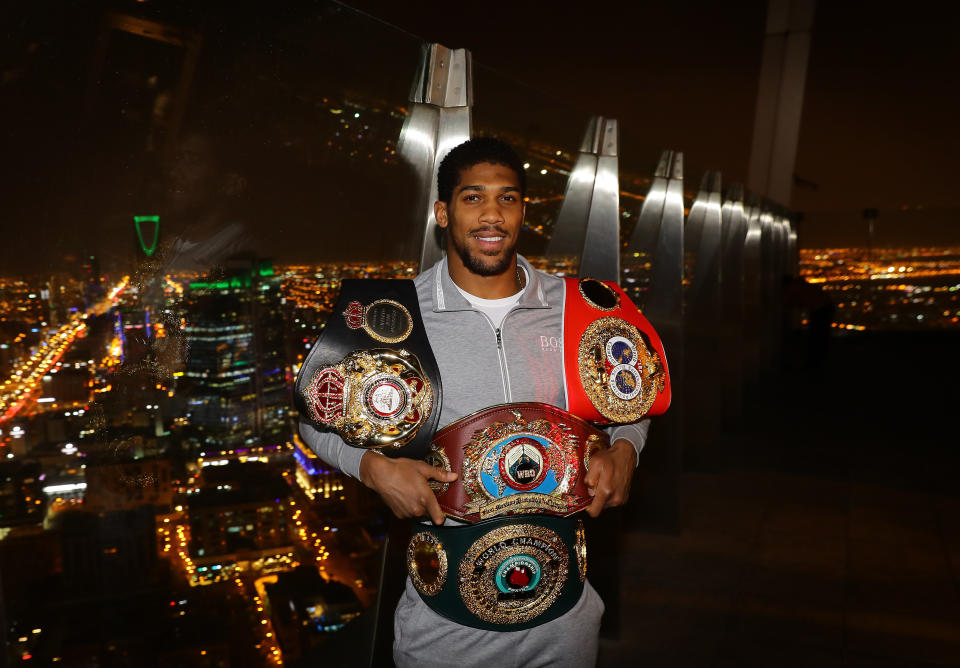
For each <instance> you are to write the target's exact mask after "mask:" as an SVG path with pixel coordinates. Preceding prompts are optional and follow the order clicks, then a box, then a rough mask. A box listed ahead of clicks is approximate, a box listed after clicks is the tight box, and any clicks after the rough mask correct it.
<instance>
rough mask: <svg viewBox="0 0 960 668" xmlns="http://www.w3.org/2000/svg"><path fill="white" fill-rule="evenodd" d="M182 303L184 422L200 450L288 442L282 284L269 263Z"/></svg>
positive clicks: (205, 287)
mask: <svg viewBox="0 0 960 668" xmlns="http://www.w3.org/2000/svg"><path fill="white" fill-rule="evenodd" d="M185 296H186V297H187V298H186V299H185V302H184V318H185V320H186V326H185V327H184V333H185V335H186V343H187V362H186V368H185V369H184V379H183V380H184V381H185V382H184V383H183V387H182V389H183V391H184V393H185V395H186V403H187V418H188V420H189V423H190V425H192V426H193V427H194V428H195V429H196V430H197V433H198V434H199V435H200V436H199V438H200V440H201V443H200V445H201V446H202V448H203V451H204V452H207V453H216V452H218V451H219V452H230V451H234V452H236V451H237V450H243V449H244V448H251V447H264V448H269V447H273V446H281V445H283V443H285V442H286V440H288V438H289V434H290V429H291V428H290V425H289V419H288V406H289V405H290V401H289V393H288V389H287V378H286V374H287V370H286V366H287V365H286V360H285V355H284V330H283V316H282V312H281V310H280V308H281V307H280V281H279V279H278V278H277V277H275V276H274V274H273V269H272V267H271V266H270V264H269V263H268V262H264V261H257V262H254V263H253V264H252V265H251V264H249V263H247V264H245V266H243V267H239V268H238V267H233V268H231V269H229V270H228V271H227V272H226V276H225V277H223V278H219V279H217V280H207V281H197V282H194V283H191V284H190V287H189V293H188V295H185Z"/></svg>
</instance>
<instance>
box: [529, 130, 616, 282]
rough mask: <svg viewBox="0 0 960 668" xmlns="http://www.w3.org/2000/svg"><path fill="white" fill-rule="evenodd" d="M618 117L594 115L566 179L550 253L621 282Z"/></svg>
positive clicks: (585, 272)
mask: <svg viewBox="0 0 960 668" xmlns="http://www.w3.org/2000/svg"><path fill="white" fill-rule="evenodd" d="M618 134H619V133H618V126H617V121H616V119H613V118H604V117H603V116H594V117H592V118H591V119H590V121H589V122H588V123H587V130H586V132H585V133H584V136H583V142H582V143H581V145H580V155H579V156H577V162H576V163H575V164H574V167H573V171H571V172H570V177H569V178H568V179H567V190H566V193H565V194H564V197H563V204H562V205H561V207H560V213H559V215H558V216H557V223H556V225H554V228H553V237H552V238H551V239H550V244H549V246H548V247H547V255H553V256H559V255H567V256H575V257H576V256H579V258H580V268H579V274H580V276H591V277H593V278H597V279H600V280H605V281H619V280H620V178H619V173H618V157H617V153H618V148H617V144H618Z"/></svg>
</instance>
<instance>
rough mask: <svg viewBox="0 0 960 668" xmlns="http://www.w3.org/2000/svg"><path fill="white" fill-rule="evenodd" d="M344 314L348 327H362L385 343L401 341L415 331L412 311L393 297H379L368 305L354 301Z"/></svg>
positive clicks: (348, 305)
mask: <svg viewBox="0 0 960 668" xmlns="http://www.w3.org/2000/svg"><path fill="white" fill-rule="evenodd" d="M342 315H343V317H344V319H345V320H346V323H347V327H349V328H350V329H362V330H363V331H365V332H366V333H367V334H369V335H370V337H371V338H373V339H376V340H377V341H381V342H383V343H400V342H401V341H403V340H404V339H406V338H407V337H408V336H410V333H411V332H412V331H413V317H412V316H411V315H410V311H408V310H407V307H406V306H404V305H403V304H401V303H400V302H397V301H394V300H392V299H378V300H377V301H375V302H372V303H370V304H367V305H366V306H364V305H363V304H361V303H360V302H358V301H352V302H350V303H349V304H347V310H346V311H344V312H343V313H342Z"/></svg>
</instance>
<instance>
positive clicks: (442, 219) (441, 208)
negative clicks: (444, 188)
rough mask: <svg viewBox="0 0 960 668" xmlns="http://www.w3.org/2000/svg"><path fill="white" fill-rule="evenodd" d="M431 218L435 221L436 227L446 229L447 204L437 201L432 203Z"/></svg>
mask: <svg viewBox="0 0 960 668" xmlns="http://www.w3.org/2000/svg"><path fill="white" fill-rule="evenodd" d="M433 216H434V218H436V219H437V226H438V227H446V226H447V223H448V222H449V221H448V220H447V203H446V202H442V201H440V200H437V201H436V202H434V203H433Z"/></svg>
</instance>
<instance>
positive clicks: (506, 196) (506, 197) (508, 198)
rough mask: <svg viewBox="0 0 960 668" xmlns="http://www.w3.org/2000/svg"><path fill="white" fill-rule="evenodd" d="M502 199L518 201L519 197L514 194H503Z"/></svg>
mask: <svg viewBox="0 0 960 668" xmlns="http://www.w3.org/2000/svg"><path fill="white" fill-rule="evenodd" d="M500 199H502V200H503V201H505V202H516V201H517V198H516V197H515V196H514V195H503V196H502V197H501V198H500Z"/></svg>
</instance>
